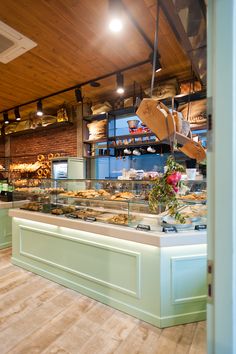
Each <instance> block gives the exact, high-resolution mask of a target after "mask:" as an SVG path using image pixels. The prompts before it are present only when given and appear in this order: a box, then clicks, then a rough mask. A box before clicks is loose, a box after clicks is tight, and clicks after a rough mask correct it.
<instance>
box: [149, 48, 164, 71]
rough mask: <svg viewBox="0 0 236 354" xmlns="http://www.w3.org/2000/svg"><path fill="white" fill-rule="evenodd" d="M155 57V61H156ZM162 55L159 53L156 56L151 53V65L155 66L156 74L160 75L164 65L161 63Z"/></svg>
mask: <svg viewBox="0 0 236 354" xmlns="http://www.w3.org/2000/svg"><path fill="white" fill-rule="evenodd" d="M154 57H155V60H154ZM160 58H161V57H160V54H159V53H158V52H157V53H156V55H155V56H154V53H151V54H150V56H149V59H150V63H151V64H152V65H153V64H154V65H155V72H156V73H158V72H159V71H161V70H162V65H161V62H160Z"/></svg>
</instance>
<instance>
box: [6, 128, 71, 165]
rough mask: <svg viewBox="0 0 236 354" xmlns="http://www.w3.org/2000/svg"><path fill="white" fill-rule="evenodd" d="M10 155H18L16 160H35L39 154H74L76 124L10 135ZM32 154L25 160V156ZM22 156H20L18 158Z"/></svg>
mask: <svg viewBox="0 0 236 354" xmlns="http://www.w3.org/2000/svg"><path fill="white" fill-rule="evenodd" d="M10 139H11V143H10V144H11V156H14V157H15V156H18V158H17V159H14V160H17V161H19V162H20V161H21V160H22V161H23V160H24V161H25V162H30V161H31V160H32V161H35V157H34V156H37V155H39V154H44V155H47V154H49V153H51V152H52V153H55V152H60V153H61V154H63V155H64V156H76V153H77V141H76V125H71V126H70V125H69V126H63V127H58V128H52V129H50V128H49V129H47V128H45V129H44V130H41V131H35V132H31V133H28V134H22V135H18V136H11V138H10ZM29 155H32V157H29V158H28V159H27V161H26V159H25V157H27V156H29ZM20 156H22V158H20Z"/></svg>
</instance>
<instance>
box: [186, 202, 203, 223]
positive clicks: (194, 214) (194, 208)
mask: <svg viewBox="0 0 236 354" xmlns="http://www.w3.org/2000/svg"><path fill="white" fill-rule="evenodd" d="M182 215H183V216H184V217H185V218H187V219H191V220H192V221H194V219H196V218H203V217H206V216H207V206H206V205H201V204H197V205H191V206H188V207H186V209H184V210H183V211H182Z"/></svg>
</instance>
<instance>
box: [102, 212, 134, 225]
mask: <svg viewBox="0 0 236 354" xmlns="http://www.w3.org/2000/svg"><path fill="white" fill-rule="evenodd" d="M135 220H136V218H135V217H134V216H132V217H130V218H129V217H128V215H127V214H117V215H114V216H112V217H111V218H108V219H107V220H106V221H107V222H108V223H110V224H117V225H128V222H129V221H135Z"/></svg>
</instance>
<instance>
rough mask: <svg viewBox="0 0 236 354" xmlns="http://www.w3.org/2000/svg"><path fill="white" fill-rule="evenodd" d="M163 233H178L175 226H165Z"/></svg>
mask: <svg viewBox="0 0 236 354" xmlns="http://www.w3.org/2000/svg"><path fill="white" fill-rule="evenodd" d="M162 232H165V233H169V232H177V229H176V227H175V226H164V227H163V229H162Z"/></svg>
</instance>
